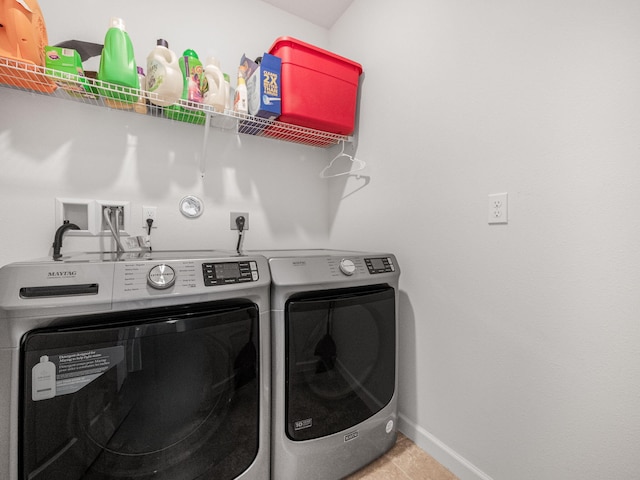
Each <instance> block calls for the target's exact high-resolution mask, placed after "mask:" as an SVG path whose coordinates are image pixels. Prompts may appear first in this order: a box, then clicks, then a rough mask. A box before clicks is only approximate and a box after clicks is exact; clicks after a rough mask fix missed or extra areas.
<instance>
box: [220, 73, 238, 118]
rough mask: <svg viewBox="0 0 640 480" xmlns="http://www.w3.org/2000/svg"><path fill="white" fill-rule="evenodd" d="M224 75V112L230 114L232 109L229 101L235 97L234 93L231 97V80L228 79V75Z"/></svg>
mask: <svg viewBox="0 0 640 480" xmlns="http://www.w3.org/2000/svg"><path fill="white" fill-rule="evenodd" d="M223 75H224V91H225V102H224V111H225V112H230V111H231V108H232V107H233V105H232V103H231V99H232V98H233V97H234V96H235V92H234V94H233V95H231V80H230V79H229V75H228V74H227V73H225V74H223Z"/></svg>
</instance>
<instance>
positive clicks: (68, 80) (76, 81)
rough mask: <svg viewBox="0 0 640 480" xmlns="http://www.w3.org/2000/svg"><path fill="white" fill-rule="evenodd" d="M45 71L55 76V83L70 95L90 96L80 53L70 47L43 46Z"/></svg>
mask: <svg viewBox="0 0 640 480" xmlns="http://www.w3.org/2000/svg"><path fill="white" fill-rule="evenodd" d="M44 55H45V62H46V63H45V65H46V70H45V72H46V73H47V74H48V75H51V76H52V77H55V82H56V84H57V85H58V86H59V87H60V88H63V89H64V90H66V91H67V93H69V95H71V96H90V94H89V93H88V92H89V86H88V82H87V80H86V78H85V75H84V70H83V69H82V60H81V58H80V54H79V53H78V52H77V51H76V50H74V49H72V48H62V47H52V46H49V45H47V46H46V47H45V48H44Z"/></svg>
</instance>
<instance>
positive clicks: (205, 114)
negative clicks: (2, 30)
mask: <svg viewBox="0 0 640 480" xmlns="http://www.w3.org/2000/svg"><path fill="white" fill-rule="evenodd" d="M0 84H2V86H3V87H7V88H13V89H17V90H24V91H29V92H35V93H38V94H42V95H47V96H53V97H57V98H62V99H65V100H71V101H76V102H81V103H86V104H90V105H95V106H99V107H107V108H112V109H118V110H128V111H131V112H132V113H137V114H142V115H147V116H152V117H160V118H166V119H168V120H170V121H180V122H187V123H193V124H196V125H207V126H209V127H213V128H216V129H219V130H223V131H228V132H231V133H242V134H245V135H254V136H258V137H265V138H271V139H275V140H281V141H286V142H293V143H300V144H303V145H308V146H313V147H330V146H332V145H336V144H338V143H340V142H345V141H351V140H352V137H350V136H345V135H340V134H336V133H331V132H324V131H321V130H314V129H311V128H306V127H301V126H298V125H292V124H289V123H283V122H278V121H274V120H266V119H264V118H259V117H254V116H252V115H246V114H241V113H237V112H233V111H228V110H225V111H224V112H216V111H215V110H214V108H213V107H212V106H210V105H205V104H201V103H194V102H189V101H187V100H182V99H181V100H179V101H178V102H176V103H175V104H173V105H170V106H168V107H160V106H157V105H154V103H153V101H154V100H157V99H158V95H157V94H156V93H151V92H147V91H144V90H138V89H133V88H128V87H122V86H119V85H115V84H111V83H107V82H102V81H100V80H98V79H95V78H90V77H88V76H87V77H84V76H79V75H73V74H68V73H64V72H61V71H58V70H53V69H48V68H44V67H41V66H38V65H35V64H33V63H28V62H24V61H20V60H14V59H10V58H6V57H0Z"/></svg>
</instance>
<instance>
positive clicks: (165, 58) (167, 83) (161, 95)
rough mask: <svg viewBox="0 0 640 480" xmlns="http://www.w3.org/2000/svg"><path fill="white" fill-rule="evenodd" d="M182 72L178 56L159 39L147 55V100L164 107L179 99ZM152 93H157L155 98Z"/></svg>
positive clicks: (164, 41) (165, 42)
mask: <svg viewBox="0 0 640 480" xmlns="http://www.w3.org/2000/svg"><path fill="white" fill-rule="evenodd" d="M182 82H183V78H182V72H181V71H180V65H179V64H178V57H177V56H176V54H175V53H173V52H172V51H171V50H169V44H168V43H167V41H166V40H164V39H162V38H161V39H159V40H158V42H157V46H156V48H154V49H153V50H152V51H151V53H149V56H148V57H147V91H148V92H149V93H150V94H151V95H149V101H150V102H151V103H153V104H155V105H159V106H162V107H166V106H167V105H172V104H174V103H176V102H177V101H178V100H180V97H181V96H182ZM154 94H157V95H158V96H157V98H156V96H155V95H154Z"/></svg>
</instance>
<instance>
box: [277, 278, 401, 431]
mask: <svg viewBox="0 0 640 480" xmlns="http://www.w3.org/2000/svg"><path fill="white" fill-rule="evenodd" d="M285 323H286V325H285V330H286V341H285V343H286V362H285V363H286V378H287V382H286V385H287V386H286V418H287V428H286V431H287V435H288V437H289V438H290V439H292V440H309V439H312V438H318V437H322V436H325V435H331V434H333V433H336V432H340V431H342V430H345V429H347V428H350V427H352V426H354V425H357V424H358V423H360V422H362V421H363V420H365V419H367V418H369V417H370V416H372V415H374V414H375V413H376V412H378V411H380V410H381V409H382V408H384V406H385V405H387V404H388V403H389V401H391V398H392V397H393V393H394V388H395V358H396V315H395V293H394V290H393V288H391V287H389V286H386V285H385V286H380V285H378V286H372V287H366V288H353V289H340V290H329V291H323V292H314V293H306V294H298V295H296V296H292V297H291V298H290V299H289V300H288V302H287V304H286V306H285Z"/></svg>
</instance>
